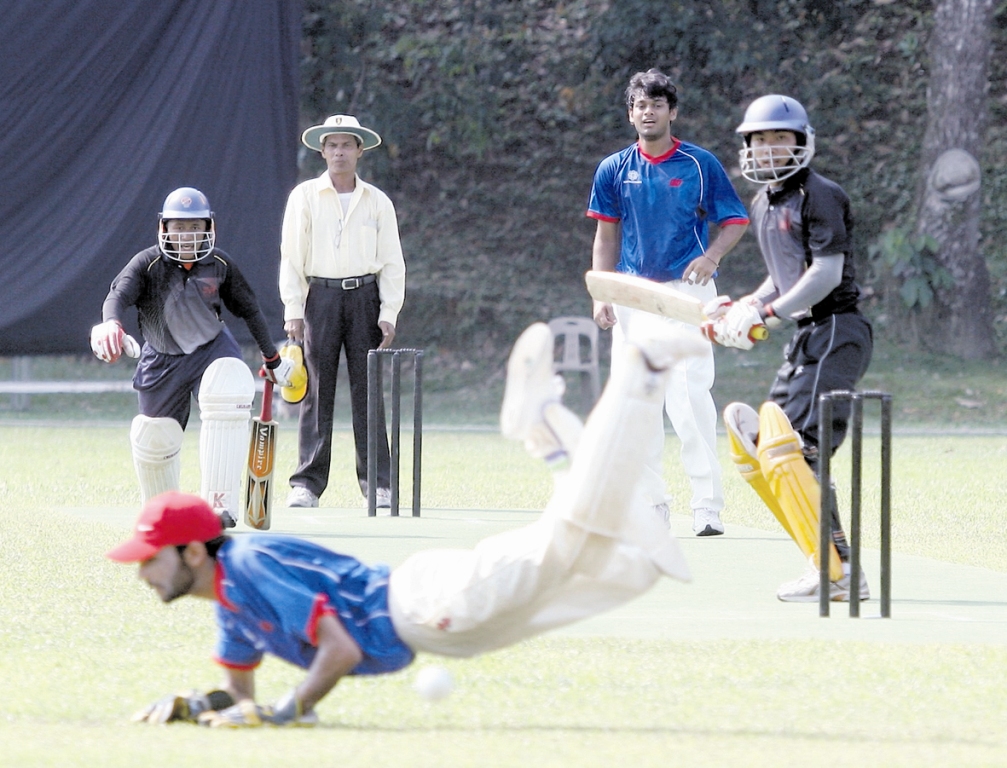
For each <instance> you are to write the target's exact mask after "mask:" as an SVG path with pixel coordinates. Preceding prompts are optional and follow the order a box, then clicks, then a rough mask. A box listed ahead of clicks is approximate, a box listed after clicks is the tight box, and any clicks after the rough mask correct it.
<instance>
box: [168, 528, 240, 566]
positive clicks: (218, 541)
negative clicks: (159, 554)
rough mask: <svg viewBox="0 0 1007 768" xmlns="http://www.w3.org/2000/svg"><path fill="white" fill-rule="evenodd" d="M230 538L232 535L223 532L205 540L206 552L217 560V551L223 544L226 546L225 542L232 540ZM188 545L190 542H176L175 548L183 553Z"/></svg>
mask: <svg viewBox="0 0 1007 768" xmlns="http://www.w3.org/2000/svg"><path fill="white" fill-rule="evenodd" d="M230 538H231V537H230V536H228V535H226V534H221V535H220V536H218V537H217V538H215V539H210V540H209V541H207V542H205V546H206V554H208V555H209V556H210V557H212V558H213V559H215V560H216V558H217V551H218V550H219V549H220V548H221V547H222V546H224V544H225V543H227V542H228V541H229V540H230ZM187 546H189V545H188V544H176V545H175V549H177V550H178V554H182V552H184V551H185V548H186V547H187Z"/></svg>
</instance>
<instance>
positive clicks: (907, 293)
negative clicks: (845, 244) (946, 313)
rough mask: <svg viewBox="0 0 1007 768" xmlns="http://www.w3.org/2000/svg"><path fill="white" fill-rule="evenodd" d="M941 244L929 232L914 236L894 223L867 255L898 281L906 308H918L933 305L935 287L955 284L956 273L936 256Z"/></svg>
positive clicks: (869, 249)
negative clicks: (951, 271) (953, 273)
mask: <svg viewBox="0 0 1007 768" xmlns="http://www.w3.org/2000/svg"><path fill="white" fill-rule="evenodd" d="M939 247H940V244H939V243H938V242H937V240H935V239H934V238H933V237H932V236H930V235H926V234H921V235H915V236H913V235H910V234H909V233H908V232H907V231H906V230H905V229H902V228H899V227H893V228H892V229H889V230H888V231H887V232H885V233H884V234H883V235H881V237H879V238H878V239H877V240H876V241H875V242H874V243H872V244H871V246H870V247H869V248H868V255H869V257H870V258H871V260H872V261H873V262H874V264H875V266H876V267H877V268H879V269H880V270H882V271H884V272H887V273H889V274H890V275H891V276H892V278H893V279H894V280H895V281H896V286H897V287H898V294H899V296H900V297H901V299H902V303H903V304H904V305H905V306H906V308H907V309H909V310H913V311H919V310H924V309H926V308H927V307H929V306H930V303H931V302H932V301H933V298H934V291H936V290H940V289H942V288H953V287H954V282H955V281H954V277H953V276H952V274H951V273H950V272H949V271H948V270H947V269H945V268H944V267H943V266H941V264H940V262H939V261H938V260H937V258H936V255H937V250H938V248H939ZM893 287H894V286H893Z"/></svg>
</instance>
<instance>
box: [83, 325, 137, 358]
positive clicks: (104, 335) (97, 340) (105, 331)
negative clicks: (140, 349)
mask: <svg viewBox="0 0 1007 768" xmlns="http://www.w3.org/2000/svg"><path fill="white" fill-rule="evenodd" d="M123 336H125V333H124V332H123V330H122V326H121V325H119V323H118V322H116V321H115V320H106V321H105V322H104V323H99V324H98V325H96V326H94V328H92V329H91V351H92V352H94V355H95V357H97V358H98V359H99V360H102V361H103V362H106V363H114V362H115V361H116V360H118V359H119V357H120V356H121V355H122V338H123ZM133 344H134V345H135V344H136V342H135V341H134V342H133Z"/></svg>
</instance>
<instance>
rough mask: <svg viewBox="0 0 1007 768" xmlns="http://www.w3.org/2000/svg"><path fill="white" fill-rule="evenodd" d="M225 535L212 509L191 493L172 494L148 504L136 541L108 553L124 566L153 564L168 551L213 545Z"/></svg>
mask: <svg viewBox="0 0 1007 768" xmlns="http://www.w3.org/2000/svg"><path fill="white" fill-rule="evenodd" d="M223 532H224V529H223V526H221V524H220V518H219V517H217V515H215V514H214V512H213V510H212V509H210V505H209V504H207V503H206V502H205V501H203V499H201V498H199V497H198V496H193V495H192V494H191V493H179V492H178V491H168V492H167V493H162V494H160V495H159V496H155V497H154V498H152V499H150V500H148V501H147V503H146V504H144V505H143V511H142V512H140V517H139V519H137V521H136V530H135V532H134V533H133V538H132V539H130V540H129V541H127V542H125V543H124V544H120V545H119V546H118V547H116V548H115V549H113V550H111V551H110V552H108V553H106V555H105V557H107V558H109V559H110V560H116V561H118V562H120V563H139V562H142V561H143V560H149V559H150V558H152V557H153V556H154V555H156V554H157V553H158V552H159V551H160V550H161V549H163V548H164V547H172V546H178V545H180V544H188V543H189V542H190V541H210V539H215V538H217V537H218V536H220V535H221V534H222V533H223Z"/></svg>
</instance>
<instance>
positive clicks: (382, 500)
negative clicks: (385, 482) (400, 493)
mask: <svg viewBox="0 0 1007 768" xmlns="http://www.w3.org/2000/svg"><path fill="white" fill-rule="evenodd" d="M374 498H375V500H376V501H375V506H376V507H377V508H378V509H391V506H392V489H391V488H378V489H377V490H375V491H374Z"/></svg>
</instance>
